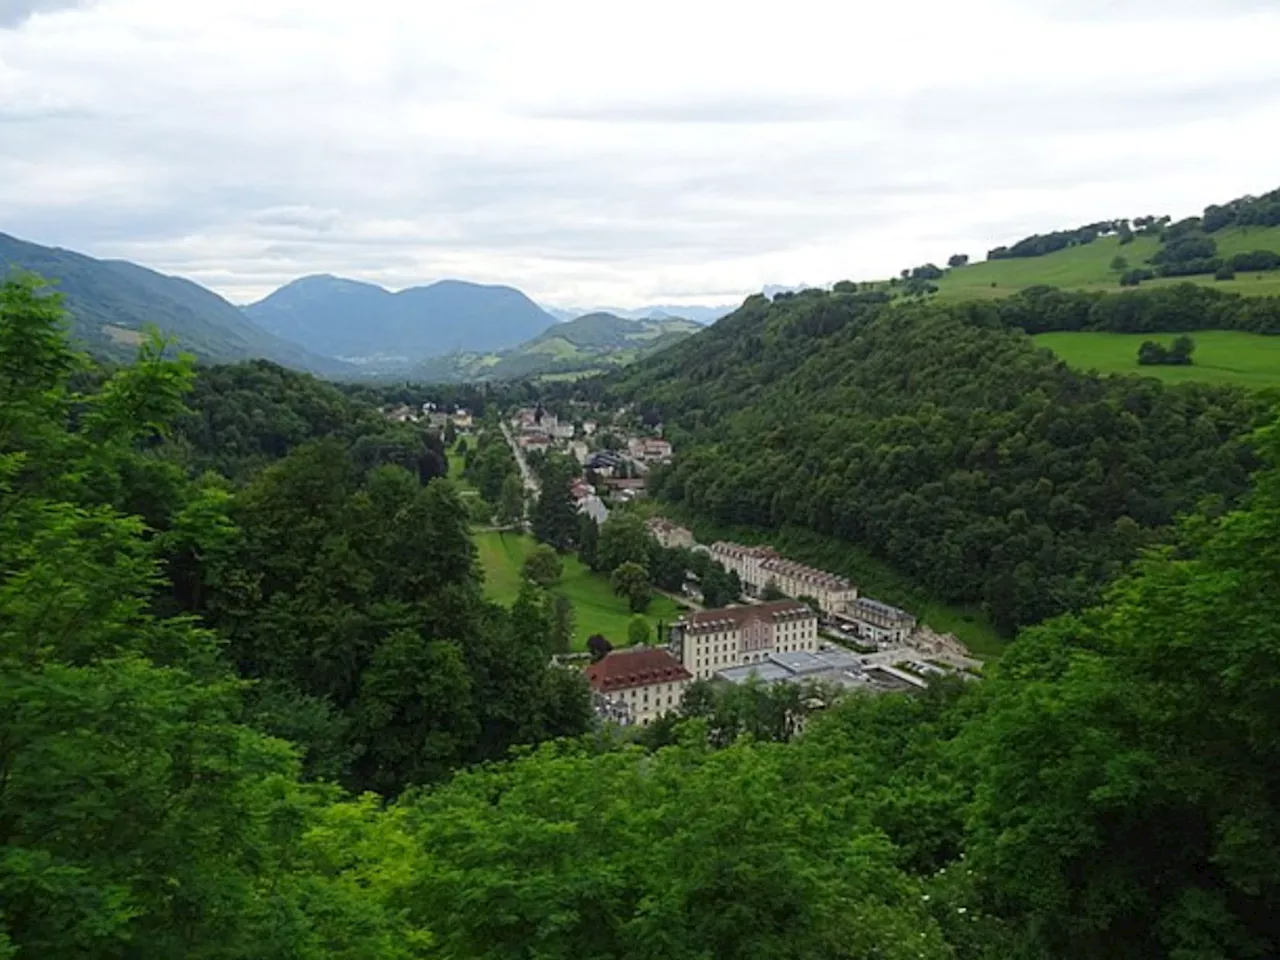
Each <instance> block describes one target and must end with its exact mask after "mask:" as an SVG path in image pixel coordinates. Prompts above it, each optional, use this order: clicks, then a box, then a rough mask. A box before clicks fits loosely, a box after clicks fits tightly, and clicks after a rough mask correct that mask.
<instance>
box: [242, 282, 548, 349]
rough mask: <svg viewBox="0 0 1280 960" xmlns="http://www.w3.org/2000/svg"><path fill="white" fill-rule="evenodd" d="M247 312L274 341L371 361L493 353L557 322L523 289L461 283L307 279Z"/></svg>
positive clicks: (283, 289)
mask: <svg viewBox="0 0 1280 960" xmlns="http://www.w3.org/2000/svg"><path fill="white" fill-rule="evenodd" d="M244 312H245V315H246V316H248V317H249V318H250V319H252V320H253V321H254V322H255V323H257V324H258V325H260V326H261V327H262V328H263V329H265V330H269V331H271V332H272V333H274V334H276V335H277V336H281V337H289V338H291V339H295V340H298V341H300V342H303V343H307V344H309V345H311V347H312V348H313V349H315V350H318V351H320V352H322V353H325V354H328V355H329V356H334V357H344V358H361V359H366V360H367V359H375V358H382V359H384V360H385V359H398V360H402V361H406V360H407V361H411V360H418V359H422V358H423V357H434V356H440V355H443V354H448V353H454V352H457V351H460V350H462V351H482V352H488V351H490V350H496V349H499V348H502V347H510V346H513V345H515V344H518V343H521V342H523V341H525V340H528V339H529V338H530V337H533V336H536V335H537V334H539V333H541V332H542V330H543V329H545V328H546V327H547V326H548V325H550V324H551V323H554V322H555V321H554V318H553V317H551V316H550V315H549V314H548V313H546V312H545V311H544V310H542V308H541V307H539V306H538V305H537V304H535V303H534V302H533V301H532V300H530V299H529V298H528V297H526V296H525V295H524V294H523V293H521V292H520V291H519V290H516V289H514V288H512V287H503V286H484V285H481V284H476V283H466V282H464V281H461V280H441V281H439V282H437V283H433V284H430V285H429V286H425V287H410V288H408V289H405V290H401V291H399V292H396V293H392V292H390V291H389V290H384V289H383V288H382V287H379V286H376V285H375V284H372V283H360V282H358V281H355V280H344V279H342V278H340V277H331V276H315V277H303V278H302V279H300V280H295V281H293V282H292V283H289V284H287V285H286V286H283V287H281V288H280V289H279V290H277V291H276V292H275V293H273V294H271V295H270V296H268V297H267V298H265V299H264V300H260V301H259V302H257V303H254V304H250V305H249V306H247V307H245V308H244Z"/></svg>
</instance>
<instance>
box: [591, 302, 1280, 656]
mask: <svg viewBox="0 0 1280 960" xmlns="http://www.w3.org/2000/svg"><path fill="white" fill-rule="evenodd" d="M883 301H884V298H883V296H882V295H877V294H875V293H870V292H866V293H864V292H859V293H845V292H826V291H821V290H814V291H806V292H804V293H800V294H792V295H789V296H785V297H779V298H778V299H776V300H775V301H773V302H770V301H769V300H768V299H767V298H765V297H763V296H757V297H752V298H750V299H748V300H747V302H746V303H745V304H744V305H743V307H742V308H741V309H739V310H738V311H736V312H735V313H734V314H732V315H731V316H729V317H726V318H724V319H723V320H721V321H719V322H718V323H717V324H715V326H713V327H710V328H708V329H706V330H704V331H702V332H701V333H699V334H697V335H696V336H694V337H691V338H689V339H688V340H686V341H685V342H683V343H680V344H678V345H677V346H675V347H674V348H673V349H670V350H667V351H664V352H662V353H660V354H658V355H657V356H654V357H650V358H648V359H645V360H642V361H641V362H639V363H637V364H635V365H633V366H632V367H629V368H628V369H626V370H624V371H621V372H619V373H618V374H615V375H614V378H613V381H614V382H613V384H612V387H611V388H610V393H611V395H612V398H613V399H614V401H615V402H617V403H630V404H634V405H635V408H636V409H637V410H638V411H640V412H641V413H642V414H643V415H644V416H645V418H646V419H647V420H650V421H653V420H658V421H661V422H662V423H663V424H664V435H665V436H668V437H670V439H671V440H672V442H673V443H674V445H675V447H676V449H677V450H678V451H680V453H679V456H678V458H677V463H676V468H675V469H674V470H672V471H670V472H668V473H665V474H664V475H663V478H662V481H661V482H660V484H659V485H658V487H657V488H656V489H655V490H654V491H653V492H654V493H655V495H657V496H659V497H665V498H666V499H668V500H672V501H676V502H678V503H680V504H681V505H682V506H683V508H684V509H685V510H686V511H687V512H689V513H690V514H692V515H694V516H695V517H705V518H707V519H711V520H715V521H719V522H721V523H730V524H741V525H750V526H752V527H754V528H758V529H761V530H768V531H779V530H782V529H784V528H799V529H802V530H804V531H805V532H806V533H807V534H808V535H809V536H810V537H813V536H815V535H819V534H820V535H824V536H828V537H836V538H840V540H843V541H845V543H844V544H843V549H844V551H845V554H846V555H847V553H848V551H849V550H850V546H849V545H850V544H857V545H858V546H859V547H860V548H861V549H862V550H863V551H866V552H868V553H870V554H871V555H873V556H875V557H877V558H878V559H879V560H881V561H884V562H886V563H887V564H888V565H889V566H890V567H891V568H892V569H893V570H894V571H896V572H897V573H898V574H902V575H906V576H907V577H908V578H909V579H910V580H911V581H912V582H913V583H915V584H918V585H919V586H920V587H921V588H922V590H923V594H922V595H923V596H924V597H925V603H932V602H934V601H939V600H940V601H943V602H946V603H951V604H954V605H956V606H957V607H959V608H967V609H969V610H982V611H984V612H985V613H986V615H987V616H989V617H990V618H991V620H992V622H993V623H994V624H995V626H996V627H997V628H998V629H999V630H1000V631H1001V632H1002V633H1005V634H1006V635H1007V634H1010V633H1012V632H1013V631H1014V630H1015V629H1016V628H1017V627H1018V626H1020V625H1024V624H1029V623H1034V622H1037V621H1039V620H1041V619H1043V618H1045V617H1048V616H1052V615H1054V614H1056V613H1059V612H1061V611H1063V610H1064V609H1077V608H1080V607H1083V606H1087V605H1088V604H1089V603H1091V602H1093V601H1095V600H1096V599H1097V598H1098V596H1099V594H1098V592H1097V591H1098V587H1099V585H1100V584H1101V583H1103V582H1105V581H1106V580H1107V579H1109V578H1110V577H1111V576H1113V575H1114V574H1115V573H1116V572H1117V571H1118V570H1119V569H1120V567H1121V566H1122V565H1123V564H1124V563H1125V562H1127V561H1128V560H1130V559H1131V558H1132V557H1133V556H1134V555H1135V552H1136V550H1137V549H1138V548H1139V547H1141V546H1142V545H1144V544H1147V543H1151V542H1154V541H1155V540H1156V539H1157V538H1158V537H1159V536H1160V535H1161V534H1160V532H1159V531H1160V530H1161V529H1162V528H1165V527H1167V526H1168V525H1169V524H1170V523H1171V522H1172V521H1173V520H1174V518H1175V517H1176V516H1177V515H1178V514H1179V513H1180V512H1183V511H1186V510H1189V509H1191V508H1192V507H1194V505H1195V504H1196V503H1198V502H1200V501H1201V500H1202V499H1203V498H1205V497H1212V496H1220V497H1223V498H1224V499H1225V500H1226V501H1227V502H1231V501H1232V500H1233V499H1234V498H1235V497H1238V496H1239V495H1240V494H1241V493H1242V492H1243V491H1244V490H1245V489H1246V487H1247V484H1248V472H1249V469H1250V468H1251V466H1252V465H1253V464H1254V463H1255V461H1254V459H1253V455H1252V454H1251V453H1250V449H1249V446H1248V443H1247V441H1246V439H1245V438H1246V437H1247V436H1248V435H1249V434H1250V433H1251V431H1252V430H1253V429H1254V428H1255V427H1257V426H1258V425H1260V423H1261V422H1262V421H1263V420H1264V419H1265V417H1266V415H1267V409H1268V406H1267V400H1266V399H1265V397H1263V396H1259V395H1254V394H1251V393H1249V392H1247V391H1243V390H1230V389H1226V388H1223V387H1219V386H1214V385H1207V384H1200V383H1193V382H1187V383H1181V384H1178V385H1176V386H1167V385H1163V384H1161V383H1160V382H1159V381H1157V380H1154V379H1148V378H1141V377H1138V376H1132V377H1106V378H1103V377H1099V376H1097V375H1096V374H1091V373H1088V372H1077V371H1074V370H1071V369H1070V368H1068V367H1067V365H1066V364H1064V363H1062V362H1061V361H1060V360H1058V359H1057V358H1056V357H1055V356H1054V355H1053V354H1052V353H1050V352H1049V351H1048V350H1044V349H1041V348H1040V347H1039V346H1038V345H1037V343H1036V341H1034V340H1033V339H1032V338H1031V337H1030V336H1028V335H1027V333H1034V332H1038V330H1039V329H1043V328H1047V327H1049V326H1053V327H1055V328H1063V329H1069V328H1070V326H1071V325H1072V324H1078V323H1080V322H1082V320H1084V319H1087V320H1088V322H1089V323H1090V324H1091V325H1092V326H1093V328H1094V329H1102V330H1112V331H1117V332H1119V331H1124V330H1133V329H1135V328H1136V329H1138V330H1169V329H1174V330H1177V329H1179V327H1178V326H1176V324H1178V323H1183V324H1190V323H1194V322H1196V321H1197V320H1201V322H1203V319H1202V318H1205V317H1213V318H1214V322H1216V323H1224V324H1234V325H1239V326H1241V327H1242V328H1245V327H1247V328H1248V329H1253V330H1267V329H1270V330H1274V331H1280V299H1274V300H1267V299H1263V298H1243V297H1236V296H1232V295H1230V294H1226V293H1222V292H1219V291H1215V290H1212V289H1209V290H1205V289H1203V288H1201V287H1198V286H1195V285H1193V284H1185V285H1183V287H1173V288H1162V289H1156V290H1151V291H1147V290H1145V289H1144V290H1135V291H1130V292H1119V291H1117V292H1116V293H1113V294H1092V293H1066V292H1058V293H1056V294H1055V293H1054V292H1052V291H1050V292H1048V293H1041V292H1037V291H1031V292H1028V293H1027V294H1024V295H1019V296H1015V297H1010V298H1007V299H1004V300H989V301H969V302H964V303H955V304H949V303H942V302H939V303H932V302H925V303H919V302H900V301H895V302H883ZM1035 324H1042V325H1043V326H1042V327H1037V326H1035ZM1024 331H1026V332H1024ZM1136 372H1137V368H1136V366H1135V373H1136ZM608 386H609V385H608V384H606V387H608ZM1210 424H1212V425H1213V426H1212V428H1211V427H1210V426H1209V425H1210ZM863 555H864V556H865V553H864V554H863ZM842 572H846V573H851V574H855V579H858V580H862V577H861V576H860V574H859V573H858V571H856V570H853V569H849V570H845V571H842ZM869 592H871V591H869ZM872 595H873V596H875V593H874V592H873V593H872ZM885 599H887V600H889V601H890V602H892V601H893V599H894V598H893V597H888V596H886V597H885Z"/></svg>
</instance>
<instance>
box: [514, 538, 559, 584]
mask: <svg viewBox="0 0 1280 960" xmlns="http://www.w3.org/2000/svg"><path fill="white" fill-rule="evenodd" d="M563 572H564V563H563V562H562V561H561V559H560V555H559V554H558V553H556V552H555V550H554V549H552V548H551V547H549V546H547V545H546V544H545V543H540V544H538V545H537V546H536V547H534V548H533V550H532V551H530V553H529V555H528V556H527V557H525V559H524V568H523V574H524V578H525V579H526V580H528V581H530V582H531V583H535V584H537V585H538V586H540V587H549V586H551V585H552V584H554V583H556V582H557V581H559V579H560V575H561V574H562V573H563Z"/></svg>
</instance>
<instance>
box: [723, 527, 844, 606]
mask: <svg viewBox="0 0 1280 960" xmlns="http://www.w3.org/2000/svg"><path fill="white" fill-rule="evenodd" d="M711 556H712V557H713V558H715V559H716V560H719V561H720V563H721V564H723V565H724V568H725V569H726V570H731V571H733V572H734V573H736V574H737V575H738V579H739V580H741V581H742V586H743V588H744V589H745V590H746V592H747V593H748V594H749V595H752V596H757V597H758V596H763V595H764V594H765V592H766V591H768V590H769V588H770V587H772V588H774V589H776V590H778V591H780V592H781V593H784V594H786V595H787V596H789V597H812V598H813V599H814V600H815V601H817V604H818V607H819V608H820V609H821V610H822V611H823V613H827V614H832V613H835V612H837V611H843V610H845V609H846V608H847V607H848V606H849V604H851V603H853V601H855V600H856V599H857V598H858V588H857V587H855V586H854V585H853V584H852V583H850V582H849V581H848V580H846V579H845V578H844V577H840V576H836V575H835V574H834V573H828V572H827V571H825V570H819V569H817V568H816V567H809V566H806V565H805V564H803V563H797V562H796V561H794V560H788V559H786V558H785V557H783V556H782V555H780V554H779V553H778V552H777V551H776V550H774V549H773V548H772V547H747V546H743V545H742V544H740V543H730V542H728V541H723V540H722V541H719V542H717V543H713V544H712V545H711Z"/></svg>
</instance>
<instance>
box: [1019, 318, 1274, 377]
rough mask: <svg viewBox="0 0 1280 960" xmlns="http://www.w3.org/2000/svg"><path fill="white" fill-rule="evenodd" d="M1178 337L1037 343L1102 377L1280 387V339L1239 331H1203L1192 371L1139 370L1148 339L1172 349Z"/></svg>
mask: <svg viewBox="0 0 1280 960" xmlns="http://www.w3.org/2000/svg"><path fill="white" fill-rule="evenodd" d="M1176 336H1178V334H1174V333H1154V334H1153V333H1092V332H1069V333H1042V334H1039V335H1037V336H1036V337H1035V338H1034V339H1035V341H1036V343H1037V344H1038V345H1040V346H1043V347H1048V348H1049V349H1050V350H1052V351H1053V352H1054V353H1056V354H1057V355H1058V356H1059V357H1061V358H1062V359H1063V360H1064V361H1066V363H1067V364H1068V365H1069V366H1072V367H1074V368H1075V369H1077V370H1082V371H1088V370H1096V371H1098V372H1099V373H1127V374H1138V375H1141V376H1144V377H1158V378H1159V379H1161V380H1163V381H1165V382H1166V383H1183V382H1186V381H1200V382H1204V383H1226V384H1233V385H1235V386H1240V387H1248V388H1251V389H1265V388H1267V387H1280V337H1265V336H1261V335H1259V334H1256V333H1241V332H1239V331H1236V330H1197V331H1194V332H1192V333H1191V334H1190V337H1191V338H1192V339H1193V340H1195V342H1196V350H1195V353H1194V354H1193V355H1192V359H1193V360H1194V361H1195V362H1194V363H1192V364H1191V365H1190V366H1186V367H1164V366H1150V367H1140V366H1138V347H1139V345H1141V343H1142V342H1143V341H1144V340H1155V341H1157V342H1159V343H1162V344H1164V345H1165V346H1168V345H1169V344H1171V343H1172V342H1173V339H1174V337H1176Z"/></svg>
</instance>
